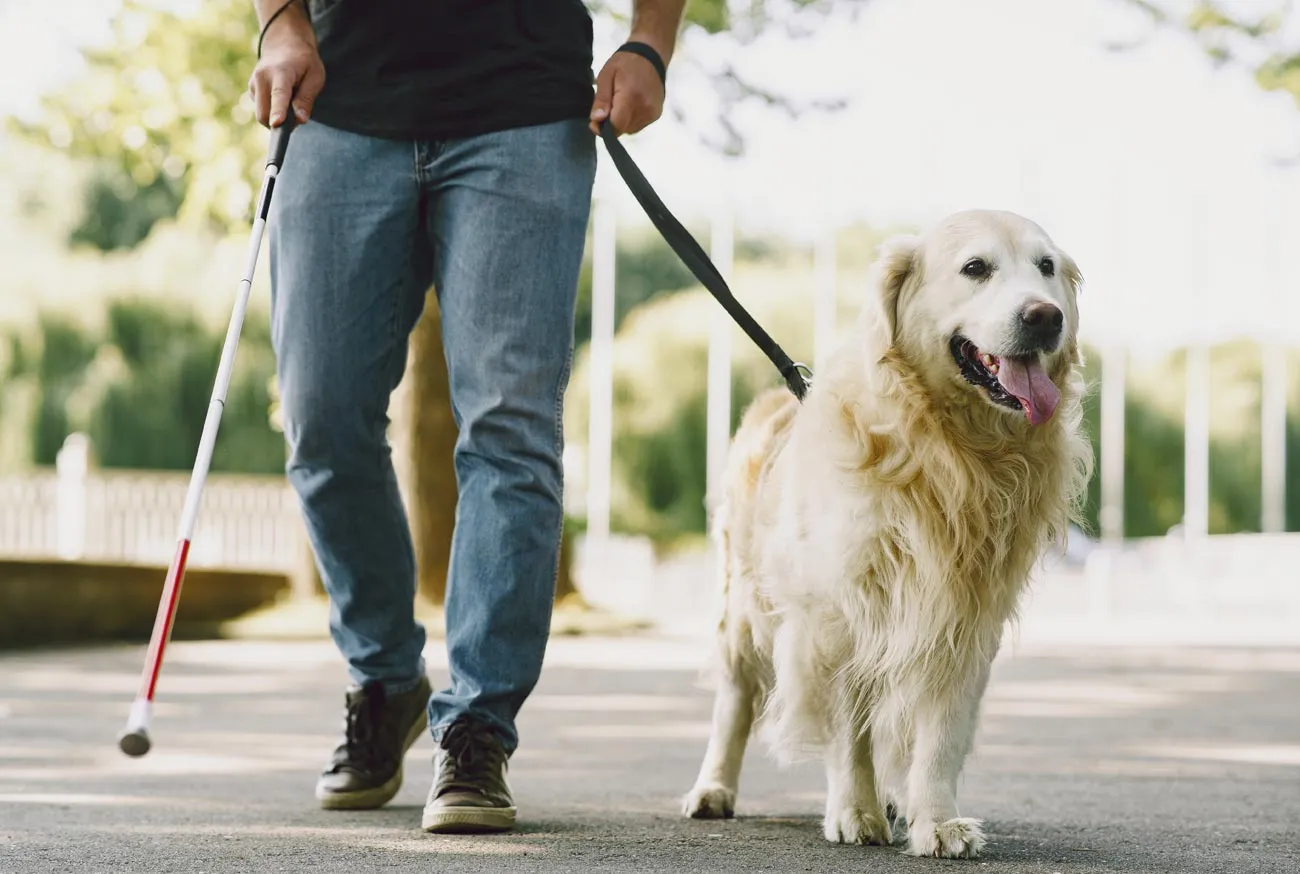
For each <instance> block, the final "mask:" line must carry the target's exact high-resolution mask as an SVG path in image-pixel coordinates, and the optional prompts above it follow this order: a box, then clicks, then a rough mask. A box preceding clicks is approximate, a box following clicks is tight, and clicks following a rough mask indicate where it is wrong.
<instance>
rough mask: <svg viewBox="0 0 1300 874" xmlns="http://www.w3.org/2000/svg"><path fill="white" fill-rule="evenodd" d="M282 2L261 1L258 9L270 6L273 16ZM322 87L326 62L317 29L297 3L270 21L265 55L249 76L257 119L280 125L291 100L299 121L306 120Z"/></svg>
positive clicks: (271, 124)
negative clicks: (319, 50)
mask: <svg viewBox="0 0 1300 874" xmlns="http://www.w3.org/2000/svg"><path fill="white" fill-rule="evenodd" d="M282 2H283V0H279V2H274V3H261V2H258V3H257V6H258V8H259V12H260V11H262V9H263V7H265V6H270V7H271V8H270V9H269V10H267V11H266V14H267V15H270V14H271V13H273V12H275V10H276V9H278V8H279V6H280V3H282ZM323 87H325V65H324V64H323V63H321V59H320V53H319V52H318V51H317V49H316V32H315V31H314V30H312V26H311V21H310V20H309V19H308V18H307V14H306V12H305V11H304V10H303V6H302V4H301V3H297V2H295V3H294V4H293V6H291V7H290V8H288V9H286V10H285V11H284V12H282V13H281V14H280V15H279V16H278V17H277V18H276V19H275V21H272V22H271V26H270V28H268V29H267V31H266V37H265V39H263V41H262V58H261V60H259V61H258V62H257V66H256V67H254V68H253V75H252V76H250V77H249V79H248V91H249V93H250V94H251V95H252V97H253V105H254V107H255V108H256V111H257V120H258V122H259V123H260V124H262V125H263V126H265V127H279V126H280V123H281V122H283V121H284V117H285V114H286V113H287V112H288V111H289V105H290V101H291V100H292V104H293V113H294V115H295V116H296V117H297V120H298V122H299V123H300V124H301V123H302V122H305V121H306V120H307V119H308V118H310V117H311V108H312V104H313V103H315V102H316V95H318V94H320V91H321V88H323Z"/></svg>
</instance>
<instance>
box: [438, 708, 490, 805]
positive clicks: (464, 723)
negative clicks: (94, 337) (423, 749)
mask: <svg viewBox="0 0 1300 874" xmlns="http://www.w3.org/2000/svg"><path fill="white" fill-rule="evenodd" d="M441 746H442V748H443V749H444V750H446V751H447V759H446V761H447V766H444V768H443V772H442V774H441V779H440V780H439V781H438V782H439V783H440V784H441V787H442V789H443V791H446V790H448V789H468V790H472V791H475V792H481V791H482V790H483V783H482V780H483V778H484V777H488V776H490V775H491V774H492V772H493V769H494V768H495V767H496V766H497V764H498V760H499V759H500V758H501V756H502V750H501V747H500V745H499V744H498V742H497V740H496V736H495V735H494V734H493V733H492V730H491V729H490V728H488V727H487V726H485V725H482V724H479V723H475V722H471V721H469V720H461V721H458V722H454V723H452V724H451V726H449V727H448V728H447V730H446V732H445V733H444V734H443V736H442V744H441Z"/></svg>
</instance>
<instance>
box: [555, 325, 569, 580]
mask: <svg viewBox="0 0 1300 874" xmlns="http://www.w3.org/2000/svg"><path fill="white" fill-rule="evenodd" d="M572 368H573V341H572V339H570V341H569V348H568V351H567V352H565V355H564V366H563V367H562V368H560V376H559V379H557V380H556V383H555V433H554V443H553V444H552V451H553V452H554V453H555V461H556V464H557V465H559V468H560V477H559V480H560V488H559V501H560V524H559V531H558V532H556V538H555V542H556V551H555V571H554V573H553V574H552V575H551V600H552V601H554V599H555V587H556V585H558V584H559V581H560V561H561V559H562V558H563V554H564V517H565V510H564V490H565V482H564V479H565V477H564V395H565V389H566V387H567V383H568V380H569V376H570V373H571V371H572Z"/></svg>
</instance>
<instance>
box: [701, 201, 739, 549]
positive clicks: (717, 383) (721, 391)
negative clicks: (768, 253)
mask: <svg viewBox="0 0 1300 874" xmlns="http://www.w3.org/2000/svg"><path fill="white" fill-rule="evenodd" d="M733 235H734V229H733V225H732V216H731V213H730V212H729V211H728V210H726V209H723V210H720V211H719V212H718V214H717V216H715V218H714V221H713V233H712V235H711V240H710V250H711V251H710V253H709V254H710V256H711V257H712V258H713V263H714V264H715V265H717V268H718V272H719V273H721V274H722V278H723V279H725V280H727V282H728V284H730V282H731V269H732V256H733V248H734V236H733ZM734 328H735V322H733V321H732V319H731V315H730V314H729V313H728V312H727V311H726V310H725V309H723V308H722V306H721V305H720V304H717V303H716V302H715V303H714V305H713V307H712V315H711V317H710V319H709V370H708V399H707V410H708V413H707V420H706V434H707V436H706V441H707V452H708V456H707V459H706V465H705V472H706V474H705V475H706V480H707V484H706V490H705V495H704V502H705V506H706V508H707V510H708V515H709V519H710V523H711V522H712V518H713V511H714V509H715V508H716V507H717V505H718V501H719V500H720V498H721V487H722V475H723V472H724V471H725V470H726V467H727V448H728V446H729V444H730V442H731V334H732V331H733V330H734Z"/></svg>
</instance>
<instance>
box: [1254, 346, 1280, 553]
mask: <svg viewBox="0 0 1300 874" xmlns="http://www.w3.org/2000/svg"><path fill="white" fill-rule="evenodd" d="M1263 357H1264V360H1263V367H1262V372H1261V382H1262V385H1261V387H1260V423H1259V431H1260V444H1261V445H1260V450H1261V452H1260V457H1261V464H1260V473H1261V480H1262V482H1261V486H1262V492H1261V500H1260V504H1261V507H1260V509H1261V511H1262V514H1261V515H1262V518H1261V519H1260V527H1261V530H1262V531H1264V533H1266V534H1279V533H1281V532H1283V531H1285V530H1286V390H1287V384H1286V383H1287V373H1286V347H1284V346H1283V345H1282V344H1281V343H1277V342H1270V343H1266V344H1264V347H1263Z"/></svg>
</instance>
